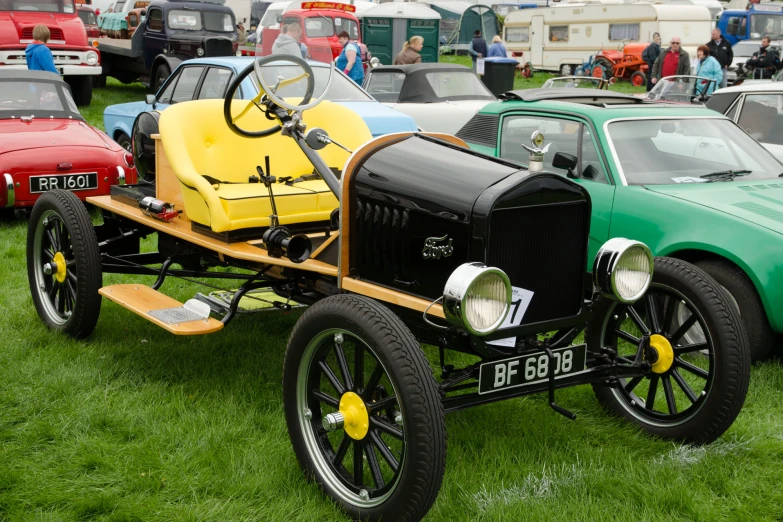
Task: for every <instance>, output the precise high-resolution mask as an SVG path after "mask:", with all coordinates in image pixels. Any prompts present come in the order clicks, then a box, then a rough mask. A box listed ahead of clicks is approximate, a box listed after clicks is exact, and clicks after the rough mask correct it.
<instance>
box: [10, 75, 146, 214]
mask: <svg viewBox="0 0 783 522" xmlns="http://www.w3.org/2000/svg"><path fill="white" fill-rule="evenodd" d="M0 176H2V177H0V208H14V209H17V212H18V213H22V214H24V213H25V212H27V211H29V209H30V207H32V206H33V204H34V203H35V201H36V200H37V199H38V197H40V195H41V194H42V193H44V192H46V191H47V190H50V189H68V190H71V191H73V192H74V193H75V194H76V195H77V196H78V197H79V198H80V199H84V198H86V197H88V196H98V195H103V194H108V193H109V189H110V187H111V186H112V185H117V184H122V183H135V182H136V170H135V169H134V166H133V156H132V155H130V154H128V153H127V152H126V151H125V150H123V149H122V147H119V146H118V145H117V144H116V143H114V142H113V141H112V140H111V139H109V137H108V136H106V135H105V134H104V133H103V132H101V131H99V130H98V129H96V128H94V127H92V126H90V125H88V124H87V123H85V122H84V118H82V116H81V115H80V114H79V111H78V110H77V108H76V104H75V103H74V100H73V97H72V96H71V91H70V88H69V87H68V84H67V83H65V82H64V81H63V79H62V77H61V76H59V75H57V74H54V73H50V72H45V71H26V70H18V69H17V70H2V69H0Z"/></svg>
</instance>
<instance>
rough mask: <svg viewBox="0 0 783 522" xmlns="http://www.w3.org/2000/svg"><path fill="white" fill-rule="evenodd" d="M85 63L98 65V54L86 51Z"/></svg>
mask: <svg viewBox="0 0 783 522" xmlns="http://www.w3.org/2000/svg"><path fill="white" fill-rule="evenodd" d="M85 61H86V62H87V65H96V64H97V63H98V53H96V52H95V51H87V54H86V55H85Z"/></svg>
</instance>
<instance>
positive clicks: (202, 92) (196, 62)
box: [103, 56, 418, 150]
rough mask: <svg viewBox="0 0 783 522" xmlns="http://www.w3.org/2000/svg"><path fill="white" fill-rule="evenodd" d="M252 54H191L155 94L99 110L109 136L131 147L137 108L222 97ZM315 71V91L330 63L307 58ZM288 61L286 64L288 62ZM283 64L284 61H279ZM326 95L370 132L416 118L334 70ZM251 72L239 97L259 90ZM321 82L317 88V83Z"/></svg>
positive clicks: (401, 127) (409, 124)
mask: <svg viewBox="0 0 783 522" xmlns="http://www.w3.org/2000/svg"><path fill="white" fill-rule="evenodd" d="M253 60H254V58H252V57H233V56H232V57H224V58H217V57H216V58H196V59H193V60H187V61H185V62H182V63H181V64H180V65H179V67H177V68H176V69H175V70H174V72H173V73H172V74H171V76H169V78H168V79H167V80H166V83H164V84H163V86H161V88H160V90H159V91H158V93H157V94H156V95H155V96H154V97H153V96H151V95H150V96H147V100H146V101H138V102H130V103H120V104H117V105H109V106H108V107H106V109H105V110H104V111H103V125H104V128H105V129H106V134H108V135H109V136H111V137H112V138H113V139H114V140H115V141H117V143H119V144H120V145H122V146H123V147H124V148H125V149H126V150H131V138H130V136H131V132H132V129H133V122H134V120H135V119H136V116H138V115H139V114H140V113H142V112H146V111H153V110H157V111H160V110H163V109H165V108H166V107H168V106H169V105H171V104H173V103H179V102H184V101H190V100H203V99H208V98H222V97H223V96H224V95H225V93H226V88H227V87H228V84H229V83H231V80H232V79H233V78H234V76H235V75H237V74H239V73H240V72H242V71H243V70H244V69H245V67H247V66H248V65H250V64H252V63H253ZM309 64H310V66H311V67H312V68H313V72H314V73H315V92H316V93H320V92H323V85H324V84H325V83H326V81H327V79H328V77H329V65H328V64H325V63H322V62H315V61H310V62H309ZM290 66H291V65H288V67H290ZM281 67H286V65H281ZM333 74H334V77H333V78H332V83H331V85H330V86H329V92H328V94H327V96H326V99H327V100H330V101H333V102H337V103H339V104H340V105H344V106H346V107H348V108H349V109H351V110H353V111H354V112H356V113H357V114H359V116H361V117H362V119H364V121H365V123H367V126H368V127H369V128H370V132H371V133H372V135H373V137H374V138H375V137H377V136H381V135H383V134H389V133H392V132H409V131H414V132H415V131H416V130H418V128H417V127H416V122H415V121H414V120H413V118H411V117H410V116H408V115H407V114H403V113H401V112H399V111H396V110H394V109H392V108H389V107H387V106H385V105H383V104H382V103H379V102H378V101H376V100H375V99H374V98H373V97H372V96H370V95H369V94H367V93H366V92H365V91H364V90H363V89H362V88H361V87H359V86H358V85H356V83H354V82H353V81H352V80H350V79H349V78H348V77H347V76H345V75H344V74H343V73H342V72H341V71H338V70H337V69H335V70H334V73H333ZM253 76H254V75H253V74H251V75H249V76H248V77H247V78H245V80H244V81H243V82H242V84H241V85H240V89H239V96H240V98H242V99H243V100H249V99H251V98H253V97H254V96H255V95H256V94H258V86H257V85H256V83H255V79H254V78H253ZM319 84H320V88H319Z"/></svg>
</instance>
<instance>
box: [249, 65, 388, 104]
mask: <svg viewBox="0 0 783 522" xmlns="http://www.w3.org/2000/svg"><path fill="white" fill-rule="evenodd" d="M267 67H270V68H271V67H278V68H279V67H287V68H291V69H295V68H297V66H296V65H288V64H283V63H280V64H276V63H271V64H268V65H266V66H264V68H267ZM311 67H312V69H313V75H314V79H315V89H314V91H313V98H317V97H319V96H320V95H321V93H322V92H323V91H321V90H320V89H322V88H323V87H319V83H320V84H321V85H322V84H323V83H325V82H326V81H327V78H328V77H329V67H323V66H313V65H312V64H311ZM332 74H333V75H334V77H333V78H332V82H331V84H330V85H329V93H328V94H327V95H326V98H324V99H325V100H328V101H331V102H360V103H361V102H376V101H377V100H376V99H375V98H373V97H372V96H370V95H369V94H367V92H365V90H364V89H362V88H361V87H359V86H358V85H357V84H356V83H355V82H354V81H353V80H351V79H350V78H348V77H347V76H345V75H344V74H342V73H340V72H339V71H337V70H336V69H335V71H334V72H333V73H332ZM250 77H251V79H252V82H251V83H252V84H253V88H255V90H256V94H257V93H258V92H260V90H259V87H258V83H257V79H256V77H255V74H252V75H250ZM285 77H286V78H289V77H290V76H285ZM302 83H304V82H302ZM285 89H286V88H283V90H281V91H280V95H281V96H285V95H286V94H285ZM337 89H340V90H341V92H342V91H348V92H351V93H355V98H344V97H343V96H342V95H341V96H336V93H337V91H336V90H337ZM288 96H291V95H290V94H289V95H288Z"/></svg>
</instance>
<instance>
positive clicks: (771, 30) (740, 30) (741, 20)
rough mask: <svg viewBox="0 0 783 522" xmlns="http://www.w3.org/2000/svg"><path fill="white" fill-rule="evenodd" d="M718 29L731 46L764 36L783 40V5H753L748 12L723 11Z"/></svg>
mask: <svg viewBox="0 0 783 522" xmlns="http://www.w3.org/2000/svg"><path fill="white" fill-rule="evenodd" d="M718 29H720V31H721V33H723V37H724V38H726V40H728V41H729V42H731V45H734V44H735V43H737V42H739V41H742V40H760V39H761V38H763V37H764V36H769V37H770V38H771V39H773V40H779V39H781V38H783V4H780V3H777V2H776V3H774V4H772V3H770V4H752V5H751V6H750V9H748V10H747V11H735V10H729V11H723V14H722V15H721V17H720V20H718Z"/></svg>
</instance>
